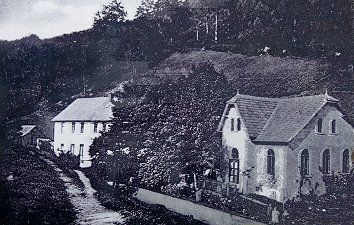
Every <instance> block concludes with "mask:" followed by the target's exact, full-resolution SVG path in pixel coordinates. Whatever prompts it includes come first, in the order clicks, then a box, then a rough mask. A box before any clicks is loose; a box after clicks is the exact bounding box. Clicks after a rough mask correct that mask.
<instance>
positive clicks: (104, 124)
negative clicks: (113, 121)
mask: <svg viewBox="0 0 354 225" xmlns="http://www.w3.org/2000/svg"><path fill="white" fill-rule="evenodd" d="M102 126H103V128H102V131H103V132H106V123H103V124H102Z"/></svg>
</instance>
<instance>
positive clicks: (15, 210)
mask: <svg viewBox="0 0 354 225" xmlns="http://www.w3.org/2000/svg"><path fill="white" fill-rule="evenodd" d="M2 147H3V146H2ZM4 147H5V146H4ZM6 147H7V149H1V151H0V202H1V205H0V224H1V225H5V224H6V225H10V224H11V225H12V224H14V225H15V224H16V225H22V224H38V225H41V224H43V225H44V224H53V225H67V224H74V220H75V218H76V216H75V211H74V209H73V206H72V204H71V202H70V200H69V198H68V194H67V192H66V190H65V186H64V183H63V181H61V180H60V178H59V177H57V176H55V174H56V172H55V171H54V169H53V168H52V167H51V166H50V165H48V164H47V163H46V162H44V161H43V160H42V159H40V157H39V154H38V152H37V151H38V150H37V149H31V148H25V147H21V146H13V147H9V146H6Z"/></svg>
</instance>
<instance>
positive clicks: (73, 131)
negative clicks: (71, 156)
mask: <svg viewBox="0 0 354 225" xmlns="http://www.w3.org/2000/svg"><path fill="white" fill-rule="evenodd" d="M71 131H72V133H75V122H72V123H71Z"/></svg>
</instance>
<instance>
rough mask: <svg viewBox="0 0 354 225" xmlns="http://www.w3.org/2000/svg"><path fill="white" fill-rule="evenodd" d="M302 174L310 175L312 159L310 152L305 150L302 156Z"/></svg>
mask: <svg viewBox="0 0 354 225" xmlns="http://www.w3.org/2000/svg"><path fill="white" fill-rule="evenodd" d="M300 174H301V175H302V176H306V175H309V174H310V157H309V151H308V150H307V149H304V150H302V151H301V155H300Z"/></svg>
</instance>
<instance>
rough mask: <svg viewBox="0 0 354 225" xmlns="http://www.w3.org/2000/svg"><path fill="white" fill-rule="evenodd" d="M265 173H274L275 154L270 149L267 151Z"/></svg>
mask: <svg viewBox="0 0 354 225" xmlns="http://www.w3.org/2000/svg"><path fill="white" fill-rule="evenodd" d="M267 173H268V174H270V175H272V176H274V175H275V155H274V151H273V150H272V149H269V150H268V152H267Z"/></svg>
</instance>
